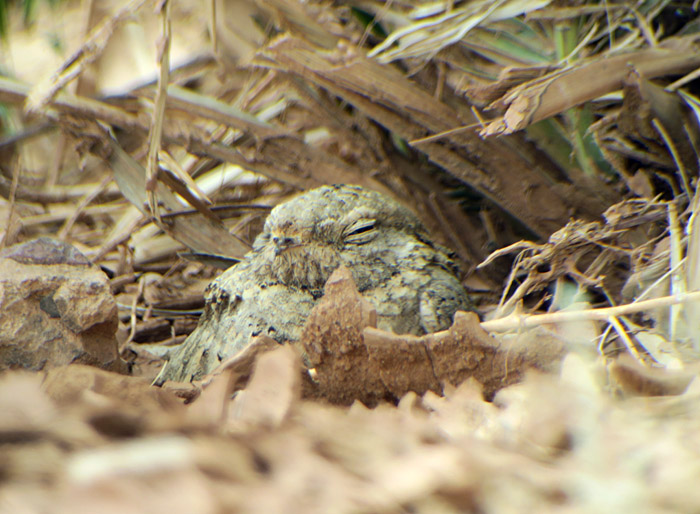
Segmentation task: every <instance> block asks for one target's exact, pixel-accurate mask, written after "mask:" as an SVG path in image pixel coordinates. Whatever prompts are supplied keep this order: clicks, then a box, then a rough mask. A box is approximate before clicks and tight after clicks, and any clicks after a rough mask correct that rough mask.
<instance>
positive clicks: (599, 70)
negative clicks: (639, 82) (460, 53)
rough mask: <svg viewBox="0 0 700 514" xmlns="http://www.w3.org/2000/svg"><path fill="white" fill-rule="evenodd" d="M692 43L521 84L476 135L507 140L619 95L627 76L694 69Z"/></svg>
mask: <svg viewBox="0 0 700 514" xmlns="http://www.w3.org/2000/svg"><path fill="white" fill-rule="evenodd" d="M698 41H699V39H698V37H697V36H687V37H680V38H672V39H668V40H666V41H664V42H663V43H661V44H660V45H659V46H658V47H656V48H646V49H643V50H636V51H634V52H629V53H624V54H621V55H616V56H611V57H610V56H597V57H594V58H590V59H588V60H587V62H582V63H577V64H576V65H574V66H572V67H570V68H567V69H564V70H561V71H556V72H554V73H549V74H547V75H544V76H543V77H541V78H538V79H536V80H533V81H530V82H526V83H524V84H522V85H520V86H517V87H515V88H513V89H512V90H511V91H509V92H508V94H506V95H504V96H503V97H502V98H501V99H500V100H498V101H497V102H494V103H493V104H492V107H494V108H499V109H505V111H506V112H505V114H504V115H503V117H502V118H499V119H497V120H496V121H493V122H491V123H490V124H489V125H488V126H487V127H486V128H485V129H484V130H482V131H481V133H482V135H484V136H493V135H497V134H510V133H513V132H515V131H518V130H521V129H523V128H525V127H527V126H529V125H531V124H533V123H536V122H537V121H540V120H543V119H545V118H549V117H551V116H554V115H555V114H560V113H562V112H564V111H566V110H567V109H569V108H571V107H574V106H576V105H579V104H582V103H584V102H586V101H589V100H593V99H595V98H598V97H599V96H602V95H604V94H606V93H609V92H612V91H616V90H618V89H620V88H621V87H622V85H623V83H624V81H625V79H626V77H627V76H628V75H629V74H630V72H632V71H635V72H637V73H639V75H641V76H642V77H645V78H653V77H658V76H662V75H668V74H680V73H685V72H688V71H690V70H692V69H695V68H697V67H698V66H700V53H699V52H698Z"/></svg>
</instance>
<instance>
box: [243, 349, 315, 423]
mask: <svg viewBox="0 0 700 514" xmlns="http://www.w3.org/2000/svg"><path fill="white" fill-rule="evenodd" d="M299 364H300V363H299V356H298V355H297V353H296V350H294V349H293V348H292V347H290V346H283V347H281V348H278V349H276V350H274V351H271V352H267V353H264V354H262V355H260V356H259V357H258V359H257V362H256V363H255V370H254V371H253V376H252V377H251V379H250V383H249V384H248V386H247V387H246V388H245V389H244V390H243V391H240V392H239V393H238V395H236V397H235V398H234V400H233V402H232V403H231V405H230V409H229V419H230V421H232V422H239V421H240V422H243V423H245V424H249V425H253V426H264V427H276V426H279V425H280V424H281V423H282V421H283V420H284V419H285V418H286V417H287V415H288V414H289V411H290V409H291V408H292V406H293V405H294V404H295V403H296V402H297V401H298V400H299V396H300V384H301V376H300V373H299V370H300V365H299Z"/></svg>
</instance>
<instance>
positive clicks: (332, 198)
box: [159, 185, 470, 383]
mask: <svg viewBox="0 0 700 514" xmlns="http://www.w3.org/2000/svg"><path fill="white" fill-rule="evenodd" d="M341 264H343V265H345V266H346V267H347V268H348V269H349V270H350V272H351V273H352V276H353V278H354V280H355V283H356V284H357V288H358V290H359V291H360V294H362V296H363V297H364V298H366V299H367V300H369V301H370V302H371V303H372V304H373V305H374V307H375V308H376V310H377V326H378V328H380V329H384V330H390V331H393V332H395V333H398V334H416V335H420V334H424V333H427V332H435V331H438V330H442V329H446V328H448V327H449V326H450V325H451V323H452V317H453V315H454V313H455V311H457V310H466V309H469V307H470V302H469V299H468V297H467V294H466V292H465V290H464V288H463V287H462V284H461V283H460V281H459V280H458V278H457V268H456V265H455V263H454V262H453V261H452V259H451V257H450V254H449V253H448V251H447V250H446V249H444V248H442V247H440V246H438V245H436V244H434V243H433V242H431V241H430V239H429V238H428V236H427V234H426V230H425V228H424V227H423V225H422V224H421V222H420V221H419V220H418V218H417V217H416V216H415V215H414V214H413V213H411V212H410V211H409V210H408V209H406V208H405V207H403V206H401V205H400V204H398V203H397V202H395V201H394V200H392V199H390V198H388V197H386V196H384V195H382V194H380V193H377V192H374V191H369V190H366V189H363V188H361V187H359V186H350V185H336V186H323V187H319V188H317V189H313V190H310V191H307V192H306V193H304V194H301V195H299V196H297V197H295V198H293V199H292V200H290V201H288V202H285V203H282V204H280V205H278V206H277V207H275V208H274V209H273V210H272V211H271V212H270V215H269V216H268V218H267V220H266V221H265V226H264V229H263V231H262V233H261V234H260V235H259V236H258V237H257V238H256V239H255V242H254V244H253V250H252V251H251V252H249V253H248V254H247V255H246V256H245V257H244V258H243V260H242V261H241V262H240V263H238V264H236V265H235V266H233V267H231V268H229V269H228V270H226V271H225V272H224V273H223V274H221V275H220V276H219V277H218V278H217V279H215V280H214V281H213V282H212V283H211V284H210V285H209V287H208V288H207V290H206V293H205V298H206V306H205V309H204V313H203V315H202V317H201V318H200V320H199V324H198V326H197V328H196V329H195V331H194V332H193V333H192V334H191V335H190V336H189V337H188V338H187V340H186V341H185V342H184V343H183V344H182V346H181V347H179V348H177V349H176V350H175V351H174V353H173V355H172V357H171V359H170V361H169V362H168V364H167V367H166V369H165V370H164V372H163V373H162V374H161V375H160V377H159V382H160V383H162V382H163V381H165V380H174V381H189V380H192V379H199V378H201V377H202V376H203V375H205V374H207V373H209V372H211V371H212V370H213V369H214V368H215V367H216V366H217V365H218V364H219V363H220V362H221V361H222V360H224V359H226V358H228V357H230V356H232V355H234V354H236V353H237V352H239V351H240V350H241V349H243V348H245V347H246V345H247V344H248V341H249V339H250V337H251V336H257V335H267V336H269V337H272V338H274V339H275V340H276V341H278V342H279V343H283V342H288V341H297V340H298V339H299V337H300V336H301V332H302V328H303V326H304V323H305V321H306V318H307V317H308V315H309V313H310V312H311V309H312V308H313V306H314V305H315V304H316V303H317V302H318V300H319V298H320V297H321V296H322V295H323V286H324V284H325V282H326V280H327V279H328V277H329V276H330V275H331V273H332V272H333V271H334V270H335V269H336V268H337V267H338V266H339V265H341Z"/></svg>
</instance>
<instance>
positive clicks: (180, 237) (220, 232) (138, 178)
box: [110, 143, 249, 259]
mask: <svg viewBox="0 0 700 514" xmlns="http://www.w3.org/2000/svg"><path fill="white" fill-rule="evenodd" d="M110 163H111V165H112V169H113V171H114V178H115V180H116V181H117V183H118V184H119V185H120V188H122V191H123V192H124V195H125V196H126V197H127V198H128V199H129V201H130V202H131V203H132V204H133V205H134V206H136V207H137V208H139V209H140V210H141V211H142V212H146V211H145V204H146V194H145V193H146V174H145V171H144V169H143V167H142V166H141V165H140V164H139V163H138V162H136V161H135V160H134V159H133V158H132V157H131V156H129V155H128V154H127V153H126V152H124V151H123V150H122V149H121V148H119V146H118V145H117V144H116V143H112V157H111V158H110ZM154 194H155V196H156V197H157V199H158V202H159V203H160V204H161V205H162V207H163V208H164V209H165V212H168V213H171V214H172V213H176V212H179V211H182V209H183V204H182V203H181V202H180V201H179V200H178V199H177V198H176V197H175V195H174V194H173V193H171V192H170V191H169V190H168V189H166V188H165V187H163V186H162V185H161V184H159V183H156V184H155V185H154ZM160 227H161V228H162V229H163V230H164V231H165V232H167V233H168V234H170V235H171V236H172V237H173V238H175V239H176V240H177V241H180V242H181V243H183V244H185V245H187V246H188V247H189V248H191V249H193V250H195V251H198V252H206V253H211V254H214V255H221V256H224V257H233V258H236V259H239V258H241V257H243V255H245V253H247V252H248V250H249V247H248V246H247V245H245V244H244V243H243V242H242V241H241V240H240V239H238V238H236V237H235V236H233V235H232V234H230V233H229V231H228V230H226V227H224V226H223V224H222V223H221V222H220V221H215V220H214V219H212V217H211V216H205V215H202V214H200V213H190V214H188V215H185V216H174V217H168V218H167V220H166V219H161V223H160Z"/></svg>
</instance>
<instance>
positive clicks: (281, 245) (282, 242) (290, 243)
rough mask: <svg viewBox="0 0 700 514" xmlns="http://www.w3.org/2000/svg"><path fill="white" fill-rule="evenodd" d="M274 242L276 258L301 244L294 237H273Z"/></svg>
mask: <svg viewBox="0 0 700 514" xmlns="http://www.w3.org/2000/svg"><path fill="white" fill-rule="evenodd" d="M272 242H273V244H274V245H275V256H277V255H279V254H281V253H282V252H284V251H285V250H289V249H290V248H294V247H296V246H299V243H298V242H297V241H296V240H295V239H294V238H293V237H277V236H275V237H273V238H272Z"/></svg>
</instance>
